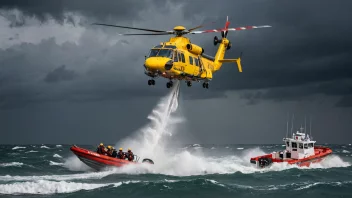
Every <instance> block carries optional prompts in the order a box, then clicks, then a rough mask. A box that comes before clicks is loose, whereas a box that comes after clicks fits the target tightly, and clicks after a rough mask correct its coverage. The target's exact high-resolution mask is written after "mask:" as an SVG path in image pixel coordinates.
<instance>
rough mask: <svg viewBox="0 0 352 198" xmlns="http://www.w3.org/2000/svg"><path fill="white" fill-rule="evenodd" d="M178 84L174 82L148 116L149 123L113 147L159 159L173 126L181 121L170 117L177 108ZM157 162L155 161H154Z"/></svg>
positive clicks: (172, 131) (171, 133)
mask: <svg viewBox="0 0 352 198" xmlns="http://www.w3.org/2000/svg"><path fill="white" fill-rule="evenodd" d="M179 92H180V82H179V81H176V82H175V83H174V86H173V87H172V89H171V90H170V93H169V94H168V95H167V96H165V97H163V98H162V99H161V100H160V101H159V103H158V104H157V106H156V107H155V108H154V109H153V110H152V112H151V114H150V115H149V116H148V119H149V120H150V123H149V124H148V125H146V126H145V127H143V128H142V129H140V130H138V131H137V132H136V133H135V134H134V135H133V136H132V137H128V138H125V139H123V140H121V141H120V142H118V143H117V144H116V145H115V147H116V148H120V147H123V148H124V150H126V149H127V148H132V150H133V152H134V154H137V155H138V156H141V158H142V157H143V158H153V160H154V162H155V158H161V157H166V156H161V155H162V154H163V153H164V152H163V151H164V148H165V147H166V145H167V143H168V140H170V139H168V138H170V137H171V136H172V135H173V133H175V132H176V131H175V130H174V129H175V126H176V125H177V124H178V123H181V122H182V121H183V119H180V118H177V117H171V115H172V113H174V112H175V111H176V110H177V108H178V98H179ZM156 160H157V159H156Z"/></svg>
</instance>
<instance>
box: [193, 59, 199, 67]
mask: <svg viewBox="0 0 352 198" xmlns="http://www.w3.org/2000/svg"><path fill="white" fill-rule="evenodd" d="M198 61H199V60H198V58H195V59H194V62H195V63H196V66H199V62H198Z"/></svg>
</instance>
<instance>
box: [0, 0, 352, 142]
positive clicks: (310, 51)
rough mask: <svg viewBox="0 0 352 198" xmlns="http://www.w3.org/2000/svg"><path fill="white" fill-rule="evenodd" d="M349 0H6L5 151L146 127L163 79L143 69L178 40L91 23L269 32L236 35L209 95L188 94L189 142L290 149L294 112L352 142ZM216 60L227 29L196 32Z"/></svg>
mask: <svg viewBox="0 0 352 198" xmlns="http://www.w3.org/2000/svg"><path fill="white" fill-rule="evenodd" d="M351 6H352V2H351V1H338V3H337V2H332V1H328V0H310V1H306V2H305V1H300V2H297V1H273V0H271V1H270V0H256V1H255V0H247V1H235V0H228V1H225V0H224V1H220V2H216V3H215V2H214V1H210V0H202V1H186V0H183V1H161V0H155V1H151V0H148V1H137V0H126V1H123V0H119V1H114V0H105V1H93V0H75V1H71V0H55V1H47V0H36V1H31V2H30V3H28V2H25V1H21V0H1V1H0V27H1V28H0V134H1V138H0V143H8V144H21V143H31V144H32V143H69V144H73V143H77V144H96V143H97V142H101V141H104V142H109V141H110V142H111V141H112V142H116V141H118V140H119V139H121V138H124V137H127V136H129V135H130V134H131V133H134V132H135V131H136V130H138V129H139V128H141V127H143V125H145V124H146V123H147V122H148V120H147V116H148V114H149V113H150V112H151V111H152V109H153V108H154V106H155V105H156V104H157V103H158V101H159V99H160V97H162V96H164V95H166V94H168V92H169V90H168V89H167V88H166V86H165V83H166V82H167V81H166V80H164V79H160V78H159V79H157V80H156V86H154V87H149V86H148V85H147V81H148V79H149V78H148V77H147V76H146V75H145V74H144V70H143V61H144V55H147V53H148V51H149V49H150V48H151V47H152V46H154V45H157V44H159V43H160V42H162V41H166V40H168V38H169V36H134V37H132V36H131V37H122V36H118V35H117V33H126V32H130V33H132V32H134V33H142V32H140V31H137V30H136V31H133V30H132V31H131V30H126V29H120V28H110V27H102V26H92V25H90V24H91V23H94V22H99V23H110V24H116V25H127V26H135V27H142V28H151V29H161V30H171V29H172V28H173V27H174V26H176V25H183V26H185V27H186V28H192V27H195V26H198V25H200V24H202V23H209V22H212V21H214V22H215V23H214V24H211V25H209V26H207V27H204V28H202V29H203V30H205V29H214V28H221V27H223V26H224V23H225V20H226V16H227V15H228V16H229V20H230V22H231V24H230V26H231V27H238V26H246V25H271V26H272V28H264V29H253V30H248V31H247V30H246V31H239V32H229V34H228V39H230V40H231V42H232V44H233V45H232V48H231V50H229V51H227V53H226V58H236V57H238V56H239V54H240V53H241V52H243V57H242V67H243V73H239V72H238V70H237V66H236V65H235V64H233V63H226V64H224V65H223V67H222V69H221V70H220V71H219V72H218V73H216V74H215V75H214V78H213V81H212V82H211V83H210V87H209V89H208V90H206V89H203V88H202V86H201V83H199V84H196V83H195V84H193V86H192V87H187V86H186V85H185V83H182V86H181V97H180V100H181V101H180V104H181V105H180V108H179V113H180V114H182V116H184V118H185V119H186V122H184V123H183V124H181V125H182V126H180V128H179V129H178V133H177V135H176V136H175V138H178V139H182V142H184V143H248V144H251V143H253V144H257V143H259V144H260V143H279V144H280V143H281V142H282V137H283V136H284V135H285V134H286V116H287V112H290V113H295V118H296V119H295V124H297V126H296V127H297V128H298V127H299V124H300V123H302V124H304V116H305V115H307V116H309V115H310V116H311V117H312V121H313V125H312V130H313V136H314V137H315V140H317V141H318V143H352V133H351V131H352V111H351V110H352V109H351V107H352V67H351V64H352V59H351V54H352V37H351V35H352V25H351V22H350V20H351V17H352V16H351V12H350V8H351ZM188 36H189V37H190V39H191V41H192V42H193V43H195V44H198V45H200V46H202V47H203V48H204V49H205V53H206V54H209V55H214V54H215V52H216V50H217V48H216V47H215V46H214V45H213V37H214V36H218V37H220V34H219V33H208V34H197V35H188Z"/></svg>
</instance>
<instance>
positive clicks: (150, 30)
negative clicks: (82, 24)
mask: <svg viewBox="0 0 352 198" xmlns="http://www.w3.org/2000/svg"><path fill="white" fill-rule="evenodd" d="M92 25H102V26H110V27H119V28H126V29H132V30H143V31H149V32H169V31H163V30H152V29H145V28H134V27H127V26H120V25H110V24H104V23H93V24H92Z"/></svg>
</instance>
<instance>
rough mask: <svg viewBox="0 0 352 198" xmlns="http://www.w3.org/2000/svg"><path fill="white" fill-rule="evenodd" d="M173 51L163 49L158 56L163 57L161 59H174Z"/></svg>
mask: <svg viewBox="0 0 352 198" xmlns="http://www.w3.org/2000/svg"><path fill="white" fill-rule="evenodd" d="M171 52H172V51H171V50H169V49H161V50H160V51H159V53H158V55H156V56H161V57H167V58H172V53H171Z"/></svg>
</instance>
